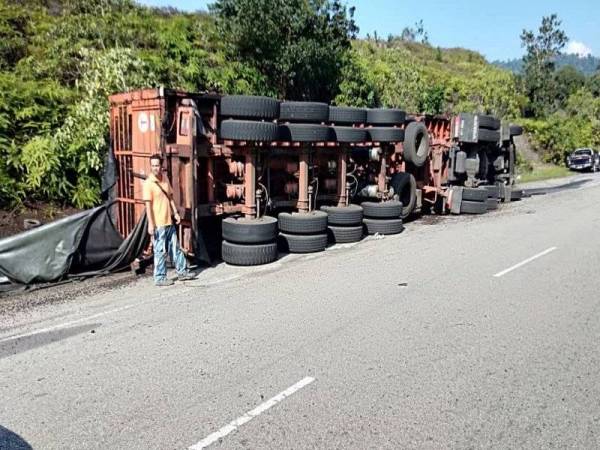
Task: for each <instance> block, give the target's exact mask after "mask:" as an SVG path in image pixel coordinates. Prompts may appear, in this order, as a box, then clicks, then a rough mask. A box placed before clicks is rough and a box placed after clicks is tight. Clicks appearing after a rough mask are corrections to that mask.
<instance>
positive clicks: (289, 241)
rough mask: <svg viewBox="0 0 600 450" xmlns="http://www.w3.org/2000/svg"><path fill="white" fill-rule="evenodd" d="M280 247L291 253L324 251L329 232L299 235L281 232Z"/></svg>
mask: <svg viewBox="0 0 600 450" xmlns="http://www.w3.org/2000/svg"><path fill="white" fill-rule="evenodd" d="M278 242H279V248H280V249H281V251H283V252H290V253H315V252H322V251H323V250H325V248H326V247H327V234H309V235H297V234H287V233H279V239H278Z"/></svg>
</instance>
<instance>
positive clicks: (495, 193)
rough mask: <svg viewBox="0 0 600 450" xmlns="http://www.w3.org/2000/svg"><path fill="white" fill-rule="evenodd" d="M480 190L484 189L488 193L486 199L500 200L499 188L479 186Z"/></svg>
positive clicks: (495, 186)
mask: <svg viewBox="0 0 600 450" xmlns="http://www.w3.org/2000/svg"><path fill="white" fill-rule="evenodd" d="M481 188H483V189H485V190H486V191H487V193H488V199H490V198H493V199H498V198H500V188H499V187H498V186H497V185H487V186H481Z"/></svg>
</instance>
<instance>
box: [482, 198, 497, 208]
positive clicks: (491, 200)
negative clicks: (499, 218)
mask: <svg viewBox="0 0 600 450" xmlns="http://www.w3.org/2000/svg"><path fill="white" fill-rule="evenodd" d="M499 202H500V200H498V198H492V197H490V198H488V199H487V200H486V201H485V203H486V205H487V209H488V210H492V209H498V205H499Z"/></svg>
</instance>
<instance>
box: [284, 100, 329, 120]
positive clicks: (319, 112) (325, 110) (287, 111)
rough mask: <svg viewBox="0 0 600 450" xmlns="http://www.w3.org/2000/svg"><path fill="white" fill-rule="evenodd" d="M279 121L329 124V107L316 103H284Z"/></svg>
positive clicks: (325, 104)
mask: <svg viewBox="0 0 600 450" xmlns="http://www.w3.org/2000/svg"><path fill="white" fill-rule="evenodd" d="M279 120H281V121H283V122H317V123H321V122H327V121H328V120H329V105H328V104H327V103H316V102H283V103H282V104H281V106H280V111H279Z"/></svg>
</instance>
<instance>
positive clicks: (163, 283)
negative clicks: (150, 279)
mask: <svg viewBox="0 0 600 450" xmlns="http://www.w3.org/2000/svg"><path fill="white" fill-rule="evenodd" d="M174 284H175V282H174V281H173V280H168V279H164V280H158V281H156V282H155V283H154V286H158V287H163V286H173V285H174Z"/></svg>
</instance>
